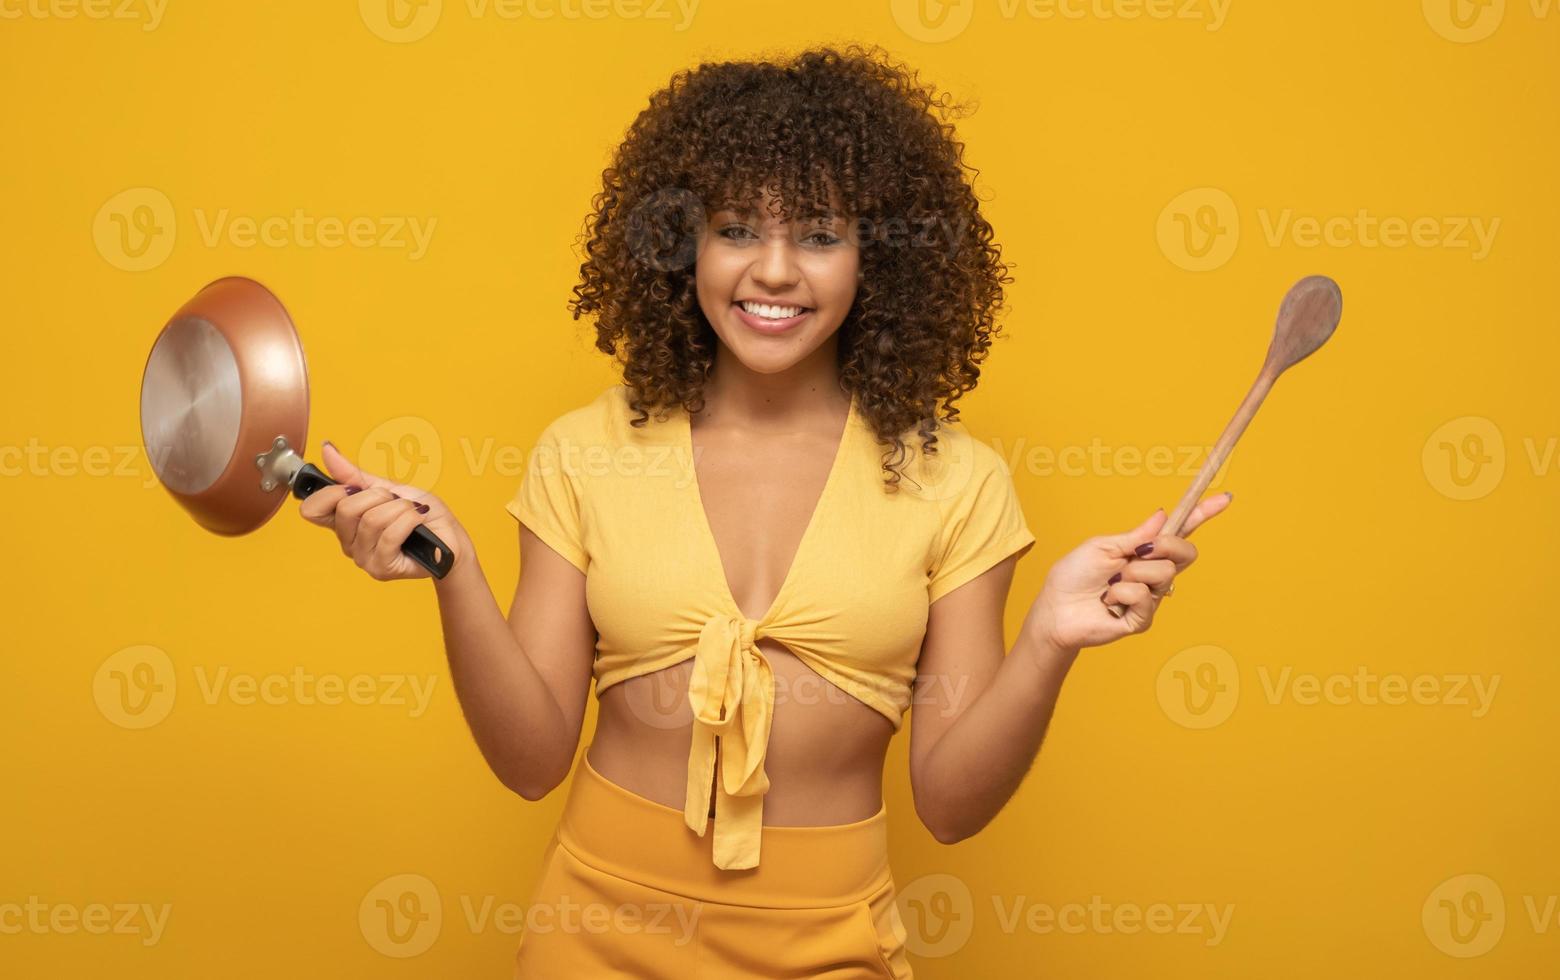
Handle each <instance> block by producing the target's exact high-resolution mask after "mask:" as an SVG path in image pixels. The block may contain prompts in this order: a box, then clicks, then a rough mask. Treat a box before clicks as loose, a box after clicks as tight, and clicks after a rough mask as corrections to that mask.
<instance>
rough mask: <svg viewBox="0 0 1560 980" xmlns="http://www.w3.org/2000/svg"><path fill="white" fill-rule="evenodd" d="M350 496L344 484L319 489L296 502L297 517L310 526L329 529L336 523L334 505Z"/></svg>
mask: <svg viewBox="0 0 1560 980" xmlns="http://www.w3.org/2000/svg"><path fill="white" fill-rule="evenodd" d="M350 495H351V494H350V493H349V492H348V488H347V485H346V484H345V483H337V484H333V485H331V486H328V487H321V488H320V489H318V490H316V491H314V492H313V493H311V494H309V495H308V496H307V497H304V498H303V499H302V500H300V501H298V515H299V516H300V517H302V518H303V519H304V520H306V521H308V522H309V523H311V524H319V525H322V526H324V527H331V526H333V525H334V524H335V522H336V505H337V504H339V503H341V501H342V500H343V499H344V498H346V497H348V496H350Z"/></svg>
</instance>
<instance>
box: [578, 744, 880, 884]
mask: <svg viewBox="0 0 1560 980" xmlns="http://www.w3.org/2000/svg"><path fill="white" fill-rule="evenodd" d="M588 751H589V749H588V748H587V752H588ZM712 829H713V827H711V828H707V829H706V830H705V832H704V836H703V837H700V836H699V835H698V834H696V833H694V832H693V831H692V830H690V829H689V828H688V825H687V824H685V823H684V822H683V812H682V810H680V809H677V808H675V807H670V806H667V805H665V804H663V803H657V802H656V801H655V800H652V799H650V798H648V797H644V796H640V795H639V794H637V793H634V792H632V791H630V790H628V789H625V788H624V787H622V786H619V785H618V784H617V783H614V782H612V781H611V780H609V779H607V778H606V777H605V776H603V775H602V774H601V773H599V772H597V771H596V768H595V767H594V766H592V765H591V764H590V759H589V758H588V757H587V756H586V754H585V753H581V755H580V762H579V765H577V766H576V767H575V773H574V779H573V780H572V782H571V783H570V785H569V792H568V798H567V800H566V801H565V802H564V807H563V815H562V817H561V818H560V820H559V822H558V841H559V843H560V844H562V845H563V846H564V847H566V848H567V849H568V850H569V851H570V853H572V854H573V855H574V856H575V857H576V858H578V859H579V860H581V861H583V862H584V863H586V864H588V865H591V866H593V867H595V868H596V869H597V870H599V871H604V872H606V873H608V874H611V875H616V876H617V877H619V878H624V879H627V880H629V881H633V882H637V883H639V884H642V885H646V886H648V887H651V888H657V889H660V890H662V891H666V892H672V893H674V894H678V895H683V896H686V897H688V898H694V899H698V900H700V901H709V902H717V903H720V904H725V905H747V906H753V907H761V908H825V907H831V906H838V905H846V904H849V903H852V902H857V901H860V900H862V899H864V898H866V897H867V896H869V895H872V894H874V893H876V892H877V891H878V890H879V889H880V888H882V886H883V885H885V884H886V883H888V882H889V881H890V880H891V873H890V869H889V863H888V810H887V805H886V804H885V805H883V806H880V807H879V808H878V812H877V813H875V814H873V815H872V816H870V817H868V818H867V819H865V820H858V821H856V822H855V823H846V824H833V825H829V826H823V827H769V826H766V827H764V828H763V831H762V833H763V837H762V844H761V850H760V853H759V862H758V867H756V868H745V869H742V870H734V871H728V870H724V869H721V868H717V867H716V866H715V861H714V852H713V850H712V841H711V833H712Z"/></svg>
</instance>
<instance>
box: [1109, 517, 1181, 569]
mask: <svg viewBox="0 0 1560 980" xmlns="http://www.w3.org/2000/svg"><path fill="white" fill-rule="evenodd" d="M1168 517H1169V515H1168V514H1166V513H1165V509H1164V508H1163V507H1161V508H1159V509H1158V510H1156V511H1154V512H1153V513H1152V514H1150V515H1148V520H1146V521H1144V522H1143V523H1142V524H1139V525H1138V526H1137V527H1135V528H1133V529H1132V530H1130V531H1126V532H1124V533H1122V534H1107V535H1106V536H1105V537H1103V538H1102V539H1101V544H1103V545H1104V547H1105V551H1106V553H1107V554H1109V555H1110V556H1111V557H1112V558H1135V557H1138V554H1137V549H1138V548H1140V547H1142V546H1143V545H1145V544H1148V543H1149V542H1150V541H1152V540H1154V536H1155V535H1157V534H1158V533H1159V529H1160V528H1162V527H1164V526H1165V521H1166V520H1167V519H1168Z"/></svg>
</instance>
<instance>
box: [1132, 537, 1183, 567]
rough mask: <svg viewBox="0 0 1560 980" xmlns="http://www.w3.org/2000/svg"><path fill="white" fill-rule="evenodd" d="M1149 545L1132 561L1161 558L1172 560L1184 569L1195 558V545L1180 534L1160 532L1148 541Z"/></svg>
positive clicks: (1176, 565)
mask: <svg viewBox="0 0 1560 980" xmlns="http://www.w3.org/2000/svg"><path fill="white" fill-rule="evenodd" d="M1149 545H1150V547H1149V548H1148V549H1146V550H1144V551H1143V553H1142V555H1141V556H1140V557H1138V558H1135V559H1133V561H1134V562H1137V561H1142V560H1143V559H1145V558H1163V559H1164V560H1166V561H1171V562H1174V563H1175V567H1176V568H1177V569H1185V568H1186V566H1188V565H1190V564H1191V563H1192V562H1194V561H1196V560H1197V546H1196V545H1195V544H1192V543H1191V542H1190V541H1188V540H1186V538H1184V537H1181V536H1180V535H1176V534H1161V535H1159V536H1158V537H1156V538H1154V540H1152V541H1150V542H1149Z"/></svg>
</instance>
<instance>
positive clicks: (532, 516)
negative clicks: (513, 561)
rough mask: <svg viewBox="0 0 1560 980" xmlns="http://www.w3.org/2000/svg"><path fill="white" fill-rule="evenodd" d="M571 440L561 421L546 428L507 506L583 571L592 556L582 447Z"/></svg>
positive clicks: (521, 521) (546, 542)
mask: <svg viewBox="0 0 1560 980" xmlns="http://www.w3.org/2000/svg"><path fill="white" fill-rule="evenodd" d="M570 443H571V440H570V439H569V438H568V437H567V436H566V434H565V431H564V427H563V426H562V424H561V423H560V422H559V421H554V422H553V423H552V424H551V425H549V426H548V427H547V428H546V429H543V430H542V434H541V435H540V436H539V437H538V438H537V440H536V446H535V447H534V448H533V449H532V450H531V455H530V457H529V458H528V459H527V460H526V467H525V473H524V474H523V475H522V476H521V478H520V489H519V490H518V491H516V493H515V496H514V498H513V499H512V500H510V501H509V503H508V504H507V505H505V508H504V509H505V510H507V511H509V512H510V513H511V514H513V515H515V517H516V518H517V519H518V520H519V521H520V523H522V524H524V525H525V526H526V527H528V528H530V529H531V533H533V534H535V535H536V536H537V537H538V538H541V539H542V541H543V542H544V543H545V544H546V545H547V547H549V548H551V549H552V550H554V551H556V552H557V553H558V554H560V555H562V556H563V557H564V558H565V559H566V560H567V561H568V562H569V564H571V565H573V566H574V567H575V568H578V569H579V570H580V571H582V572H583V571H586V570H587V567H588V566H589V564H590V556H589V554H588V553H587V552H586V550H585V535H584V527H583V524H582V522H581V519H580V515H581V507H580V500H581V495H580V489H581V486H580V473H579V472H578V470H577V466H578V464H579V459H580V448H579V447H578V446H575V447H573V448H572V449H571V447H570Z"/></svg>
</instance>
